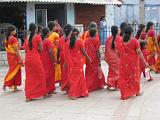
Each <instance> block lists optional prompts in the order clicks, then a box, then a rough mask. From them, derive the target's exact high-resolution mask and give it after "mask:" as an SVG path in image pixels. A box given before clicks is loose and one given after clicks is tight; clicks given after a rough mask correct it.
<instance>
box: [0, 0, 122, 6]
mask: <svg viewBox="0 0 160 120" xmlns="http://www.w3.org/2000/svg"><path fill="white" fill-rule="evenodd" d="M0 2H46V3H48V2H53V3H73V4H76V3H77V4H78V3H79V4H96V5H116V4H117V5H120V4H122V0H0Z"/></svg>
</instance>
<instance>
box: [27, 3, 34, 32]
mask: <svg viewBox="0 0 160 120" xmlns="http://www.w3.org/2000/svg"><path fill="white" fill-rule="evenodd" d="M26 7H27V8H26V19H27V29H28V28H29V24H30V23H35V3H30V2H27V6H26Z"/></svg>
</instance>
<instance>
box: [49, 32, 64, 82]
mask: <svg viewBox="0 0 160 120" xmlns="http://www.w3.org/2000/svg"><path fill="white" fill-rule="evenodd" d="M48 38H49V40H50V41H51V43H52V48H53V52H54V55H55V59H56V60H57V54H58V44H59V34H58V33H56V32H52V33H51V34H50V35H49V37H48ZM54 71H55V82H56V83H57V82H60V81H61V68H60V64H56V65H55V68H54Z"/></svg>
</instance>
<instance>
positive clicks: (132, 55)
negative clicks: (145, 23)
mask: <svg viewBox="0 0 160 120" xmlns="http://www.w3.org/2000/svg"><path fill="white" fill-rule="evenodd" d="M138 48H140V45H139V42H138V41H137V40H136V39H135V38H131V40H130V41H129V42H128V43H126V44H125V43H123V42H122V43H121V44H120V45H119V54H120V68H119V80H118V83H117V84H118V88H119V89H120V92H121V99H122V100H125V99H127V98H129V97H131V96H133V95H136V94H139V92H140V75H139V74H140V68H139V56H138V55H137V53H136V49H138Z"/></svg>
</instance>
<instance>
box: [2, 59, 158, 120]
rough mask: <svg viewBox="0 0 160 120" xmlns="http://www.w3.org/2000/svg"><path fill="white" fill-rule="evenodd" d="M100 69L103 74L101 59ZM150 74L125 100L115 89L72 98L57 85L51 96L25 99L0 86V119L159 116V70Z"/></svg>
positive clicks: (153, 119)
mask: <svg viewBox="0 0 160 120" xmlns="http://www.w3.org/2000/svg"><path fill="white" fill-rule="evenodd" d="M103 70H104V72H105V75H106V76H107V70H108V68H107V65H106V63H104V62H103ZM6 71H7V67H0V87H2V83H3V78H4V75H5V74H6ZM152 76H153V78H154V79H155V80H154V81H153V82H147V81H146V80H145V79H144V78H142V85H141V86H142V90H143V91H144V94H143V96H140V97H132V98H131V99H128V100H126V101H122V100H120V99H119V97H120V93H119V91H117V92H108V91H107V90H106V89H104V90H99V91H96V92H93V93H91V94H90V96H89V97H88V98H80V99H77V100H74V101H73V100H70V99H68V97H67V96H65V95H62V94H63V93H62V92H61V91H60V90H59V88H57V91H58V93H57V94H56V95H53V96H52V97H51V98H48V99H41V100H37V101H33V102H29V103H26V102H25V97H24V92H19V93H11V92H3V91H2V90H0V120H160V74H159V75H158V74H154V73H153V74H152ZM23 79H24V69H23ZM23 83H24V82H23ZM23 88H24V86H22V87H21V89H23Z"/></svg>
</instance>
